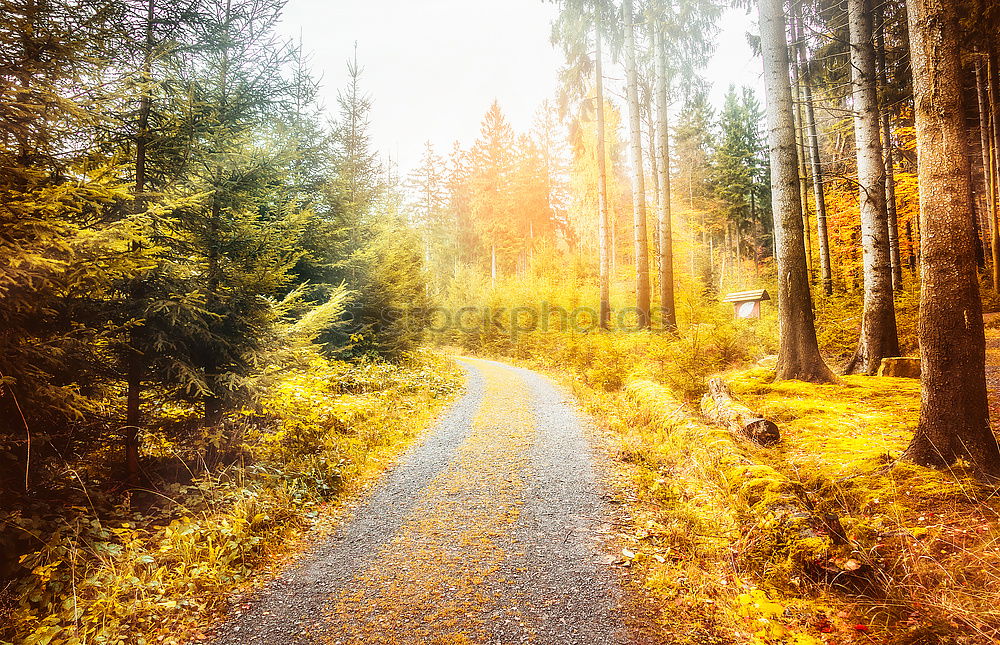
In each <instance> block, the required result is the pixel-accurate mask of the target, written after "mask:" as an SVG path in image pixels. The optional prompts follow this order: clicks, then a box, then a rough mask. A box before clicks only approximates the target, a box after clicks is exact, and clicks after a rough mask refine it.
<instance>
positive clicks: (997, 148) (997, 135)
mask: <svg viewBox="0 0 1000 645" xmlns="http://www.w3.org/2000/svg"><path fill="white" fill-rule="evenodd" d="M986 91H987V97H988V103H989V110H988V111H989V114H990V118H989V123H990V132H989V134H990V146H989V149H990V178H991V182H990V183H991V184H992V186H993V200H994V201H993V218H994V219H993V230H994V231H995V233H994V238H996V239H994V240H993V242H994V244H995V247H994V248H996V249H998V250H995V251H993V258H994V261H995V262H996V263H995V264H994V266H997V265H1000V261H998V260H1000V100H998V99H1000V96H998V95H1000V91H998V89H997V57H996V52H995V51H994V50H990V51H989V52H988V53H987V58H986ZM994 276H995V277H996V278H997V283H1000V273H995V274H994ZM996 289H997V291H998V292H1000V286H998V287H996Z"/></svg>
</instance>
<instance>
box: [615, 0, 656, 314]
mask: <svg viewBox="0 0 1000 645" xmlns="http://www.w3.org/2000/svg"><path fill="white" fill-rule="evenodd" d="M622 10H623V11H624V12H625V76H626V94H627V96H628V113H629V132H630V140H631V147H632V217H633V225H632V233H633V243H634V247H635V297H636V303H635V308H636V313H637V318H638V320H637V325H638V327H639V329H646V328H648V327H649V295H650V294H649V253H648V251H647V248H646V186H645V181H644V178H643V168H642V129H641V127H640V121H639V81H638V72H637V70H636V51H635V24H634V22H635V21H634V16H633V14H632V0H625V4H624V6H623V8H622Z"/></svg>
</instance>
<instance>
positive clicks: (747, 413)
mask: <svg viewBox="0 0 1000 645" xmlns="http://www.w3.org/2000/svg"><path fill="white" fill-rule="evenodd" d="M701 413H702V414H704V415H705V416H706V417H707V418H708V419H710V420H712V421H713V422H715V423H717V424H719V425H721V426H722V427H724V428H726V429H727V430H729V432H730V433H732V434H733V435H736V436H737V437H739V438H741V439H746V440H747V441H750V442H752V443H755V444H757V445H758V446H773V445H774V444H776V443H778V442H779V441H781V432H780V431H779V430H778V426H777V425H775V424H774V422H773V421H768V420H767V419H765V418H763V417H762V416H760V415H759V414H757V413H756V412H754V411H753V410H751V409H750V408H748V407H747V406H746V405H745V404H744V403H742V402H741V401H739V400H738V399H736V398H735V397H733V393H732V392H730V390H729V387H728V386H727V385H726V384H725V382H724V381H723V380H722V379H721V378H719V377H717V376H716V377H712V378H710V379H708V393H707V394H705V395H704V396H703V397H702V398H701Z"/></svg>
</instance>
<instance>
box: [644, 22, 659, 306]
mask: <svg viewBox="0 0 1000 645" xmlns="http://www.w3.org/2000/svg"><path fill="white" fill-rule="evenodd" d="M654 40H655V36H654ZM654 47H655V42H654ZM654 74H655V70H654ZM654 84H655V81H654ZM654 94H655V88H654V90H653V92H652V93H651V94H650V101H649V110H648V112H647V115H648V118H647V120H646V131H647V132H648V133H649V137H648V139H647V141H646V145H647V146H648V148H649V155H648V156H649V171H650V172H649V177H650V179H651V180H652V182H653V203H654V204H656V207H657V208H659V205H660V203H661V202H662V200H663V196H662V195H661V190H660V164H659V163H658V162H657V159H656V156H657V154H658V153H659V148H658V146H657V137H658V135H657V127H658V126H657V117H656V97H655V96H654ZM658 219H659V218H657V224H656V226H654V229H653V234H652V236H651V237H652V241H653V270H652V273H653V276H656V277H659V274H660V261H661V260H662V251H661V249H660V236H659V235H658V234H657V232H656V231H658V230H659V221H658ZM653 282H654V280H653V279H652V277H651V278H650V285H651V290H653V291H655V290H656V288H655V286H652V285H653Z"/></svg>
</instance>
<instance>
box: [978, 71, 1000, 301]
mask: <svg viewBox="0 0 1000 645" xmlns="http://www.w3.org/2000/svg"><path fill="white" fill-rule="evenodd" d="M984 71H985V72H986V74H984V73H983V72H984ZM988 74H989V66H988V64H987V61H986V59H985V58H980V59H979V60H978V61H976V98H977V99H978V104H979V144H980V146H981V147H982V153H983V154H982V157H983V187H984V188H985V189H986V190H985V193H986V195H985V197H986V214H987V215H986V217H987V219H988V220H989V224H990V256H991V258H992V261H993V290H994V291H996V292H1000V229H998V227H997V192H996V168H995V166H994V164H993V137H992V136H991V133H992V122H993V119H992V115H991V113H990V107H989V101H988V100H987V98H986V84H987V83H988V80H987V79H988V78H989V76H988Z"/></svg>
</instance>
